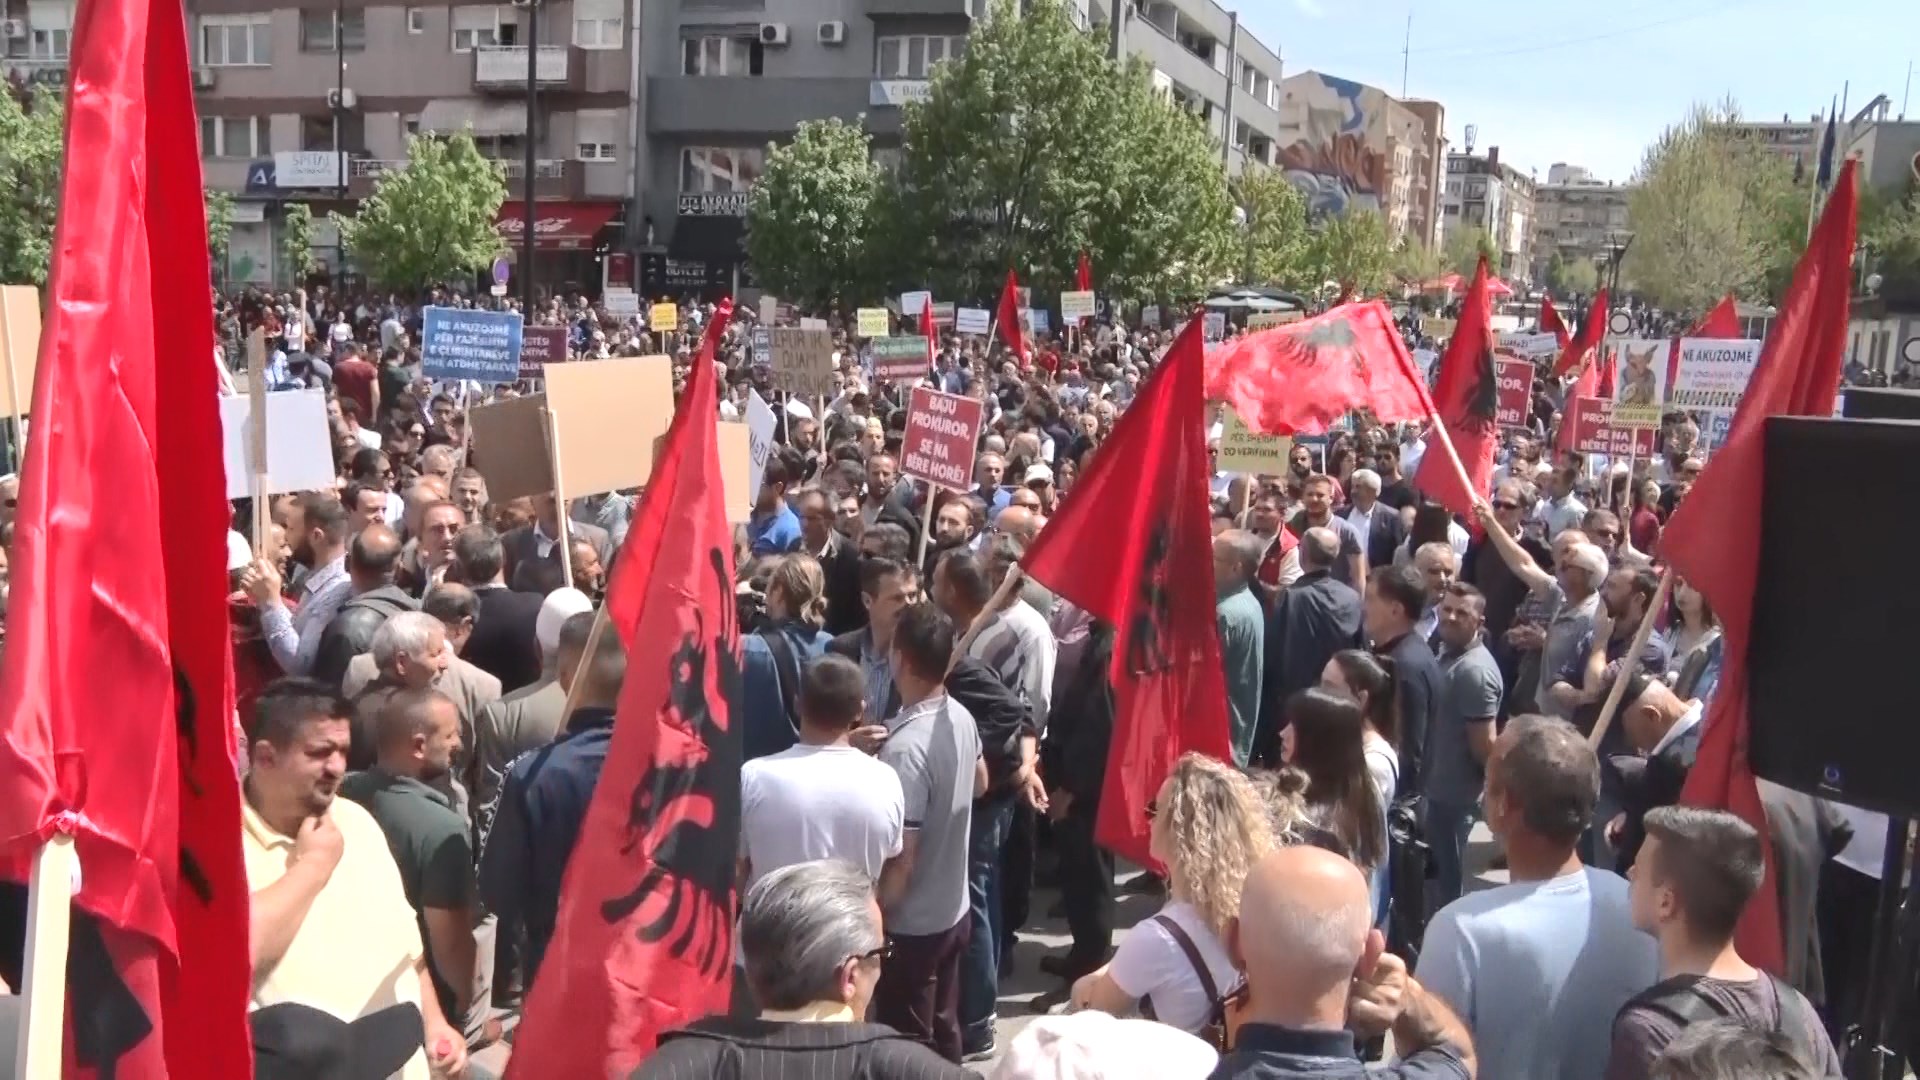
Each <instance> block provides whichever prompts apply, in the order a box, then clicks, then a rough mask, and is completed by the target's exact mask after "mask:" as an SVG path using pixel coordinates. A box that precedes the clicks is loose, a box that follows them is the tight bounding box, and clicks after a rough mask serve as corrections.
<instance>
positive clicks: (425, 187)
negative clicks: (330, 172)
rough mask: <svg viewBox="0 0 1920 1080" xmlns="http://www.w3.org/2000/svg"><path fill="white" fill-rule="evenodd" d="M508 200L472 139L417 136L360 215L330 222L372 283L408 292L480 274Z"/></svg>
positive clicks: (494, 167) (493, 250)
mask: <svg viewBox="0 0 1920 1080" xmlns="http://www.w3.org/2000/svg"><path fill="white" fill-rule="evenodd" d="M506 196H507V185H506V180H505V179H504V178H503V176H502V174H501V170H500V167H499V165H498V164H497V163H495V162H493V161H490V160H488V159H487V158H484V157H482V156H481V155H480V151H479V149H478V148H477V147H476V146H474V143H473V138H472V137H471V136H469V135H466V134H460V135H455V136H453V137H452V138H450V139H440V138H435V137H433V136H426V135H416V136H414V137H413V138H412V139H410V140H408V144H407V164H406V166H405V167H404V168H401V169H398V170H396V171H393V172H389V173H386V174H385V175H383V176H381V177H380V182H379V184H378V185H377V186H376V187H375V188H374V191H373V194H372V195H371V196H369V197H368V198H367V199H366V200H365V201H364V202H362V203H361V204H360V212H359V213H358V214H355V215H354V216H352V217H342V216H341V215H339V214H334V215H333V220H334V223H335V224H336V225H338V226H339V228H340V239H341V242H342V243H343V244H345V246H346V248H347V250H348V251H349V252H351V253H352V255H353V257H354V259H355V260H356V261H357V262H359V264H360V266H361V267H362V268H363V269H364V270H365V272H366V274H367V276H368V277H369V278H370V279H372V280H373V281H374V283H376V284H378V285H381V286H384V287H387V288H394V289H408V290H412V289H419V288H422V287H424V286H427V285H430V284H433V283H435V282H439V281H443V280H445V279H447V278H450V277H454V276H457V275H463V274H467V273H470V272H473V271H477V270H478V269H480V268H481V267H483V266H485V265H487V263H488V262H489V261H491V260H492V259H493V257H494V256H496V255H498V254H499V253H500V251H501V248H502V244H501V242H500V234H499V232H498V231H496V230H495V228H494V219H495V217H496V216H497V215H498V214H499V212H500V204H501V203H502V202H503V201H505V199H506ZM527 225H528V227H532V225H533V223H532V222H528V223H527Z"/></svg>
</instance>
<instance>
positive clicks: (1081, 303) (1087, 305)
mask: <svg viewBox="0 0 1920 1080" xmlns="http://www.w3.org/2000/svg"><path fill="white" fill-rule="evenodd" d="M1094 307H1095V305H1094V302H1093V293H1091V292H1088V291H1075V292H1063V293H1061V294H1060V318H1061V319H1063V320H1066V321H1072V320H1074V319H1091V318H1093V316H1094Z"/></svg>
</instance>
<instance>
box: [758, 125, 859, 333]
mask: <svg viewBox="0 0 1920 1080" xmlns="http://www.w3.org/2000/svg"><path fill="white" fill-rule="evenodd" d="M869 142H870V140H869V139H868V137H867V133H866V132H865V131H863V130H861V127H860V125H859V124H858V123H852V124H849V123H846V122H845V121H842V120H840V119H839V118H837V117H835V118H832V119H828V120H809V121H807V122H806V123H803V124H801V125H800V128H799V130H798V131H797V132H795V133H794V137H793V141H792V142H790V143H788V144H787V145H785V146H780V147H775V148H773V149H772V150H771V151H770V152H769V153H768V154H767V165H766V169H765V170H764V171H763V172H762V173H761V174H760V180H759V182H757V183H756V184H754V186H753V198H752V200H751V201H750V202H749V203H748V204H747V257H748V258H750V259H751V260H753V268H754V274H755V276H756V277H757V278H758V279H759V280H760V283H761V284H763V285H765V286H766V287H767V288H768V289H770V290H772V292H773V293H774V295H776V296H782V297H791V298H793V299H795V300H799V301H801V302H803V303H806V304H809V305H813V306H816V307H823V306H825V305H827V304H830V303H832V302H834V301H836V300H847V301H859V300H864V299H867V298H868V297H869V295H870V294H868V293H867V292H865V291H863V289H864V288H865V287H866V286H867V285H868V284H869V283H870V282H871V279H872V268H871V267H870V265H869V264H868V259H867V242H868V238H869V236H870V234H871V232H872V228H873V222H872V215H871V210H872V207H873V200H874V193H875V191H876V190H877V189H878V187H879V184H880V169H879V167H878V166H876V165H875V164H874V163H873V160H872V157H871V154H870V153H869V147H868V144H869Z"/></svg>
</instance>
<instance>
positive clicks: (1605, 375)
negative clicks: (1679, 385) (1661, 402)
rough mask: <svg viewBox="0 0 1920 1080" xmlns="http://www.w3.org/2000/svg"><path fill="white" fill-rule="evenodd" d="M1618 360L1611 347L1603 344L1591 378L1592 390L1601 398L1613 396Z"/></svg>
mask: <svg viewBox="0 0 1920 1080" xmlns="http://www.w3.org/2000/svg"><path fill="white" fill-rule="evenodd" d="M1618 362H1619V357H1617V356H1615V355H1614V353H1613V350H1612V349H1608V348H1606V347H1604V346H1603V347H1602V348H1601V349H1600V363H1599V364H1598V365H1597V366H1598V369H1599V370H1598V372H1597V373H1596V374H1595V375H1594V380H1593V392H1594V394H1595V395H1597V396H1599V397H1603V398H1610V397H1612V396H1613V391H1614V383H1613V378H1614V375H1615V374H1616V372H1615V370H1614V369H1615V367H1616V365H1617V364H1618ZM1668 385H1669V386H1671V385H1672V384H1671V383H1669V384H1668Z"/></svg>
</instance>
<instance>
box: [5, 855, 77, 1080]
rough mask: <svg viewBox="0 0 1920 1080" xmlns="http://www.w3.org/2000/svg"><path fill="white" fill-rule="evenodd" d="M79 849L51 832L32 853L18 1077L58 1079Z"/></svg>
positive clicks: (24, 1079) (16, 1050)
mask: <svg viewBox="0 0 1920 1080" xmlns="http://www.w3.org/2000/svg"><path fill="white" fill-rule="evenodd" d="M79 869H80V861H79V855H78V854H77V853H76V852H75V850H74V847H73V837H72V836H71V835H68V834H66V833H55V834H54V835H53V837H52V838H50V839H49V840H48V841H47V842H46V843H45V844H42V845H41V846H40V850H39V851H38V852H36V853H35V854H34V857H33V870H32V872H31V874H30V875H29V880H28V882H27V943H26V944H27V952H26V967H25V969H24V977H23V982H24V984H25V985H23V986H21V987H20V991H21V992H20V1005H21V1008H20V1033H19V1040H20V1041H19V1042H18V1043H17V1044H16V1045H15V1048H14V1059H13V1075H14V1076H16V1077H19V1078H20V1080H60V1077H61V1068H60V1064H61V1063H60V1055H61V1050H62V1046H63V1044H64V1041H65V1037H66V1012H67V1010H66V998H67V939H68V936H69V934H70V932H71V930H72V918H73V892H74V888H73V886H74V875H75V874H76V873H78V872H79Z"/></svg>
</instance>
